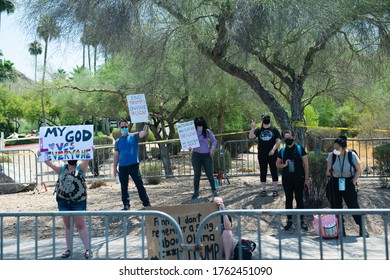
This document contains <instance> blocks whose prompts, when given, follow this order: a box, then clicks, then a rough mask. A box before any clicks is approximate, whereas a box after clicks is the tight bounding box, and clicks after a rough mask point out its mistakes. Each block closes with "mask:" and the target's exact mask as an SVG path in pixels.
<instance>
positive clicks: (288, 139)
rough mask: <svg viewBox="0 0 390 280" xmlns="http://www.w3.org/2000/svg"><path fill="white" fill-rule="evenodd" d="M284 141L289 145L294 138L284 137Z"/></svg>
mask: <svg viewBox="0 0 390 280" xmlns="http://www.w3.org/2000/svg"><path fill="white" fill-rule="evenodd" d="M284 143H286V145H287V146H290V145H291V144H292V143H294V139H292V138H286V139H284Z"/></svg>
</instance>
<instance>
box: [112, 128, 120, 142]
mask: <svg viewBox="0 0 390 280" xmlns="http://www.w3.org/2000/svg"><path fill="white" fill-rule="evenodd" d="M121 135H122V133H121V130H120V128H114V130H113V131H112V137H114V139H115V140H117V139H119V137H121Z"/></svg>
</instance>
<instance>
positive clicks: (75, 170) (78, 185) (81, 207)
mask: <svg viewBox="0 0 390 280" xmlns="http://www.w3.org/2000/svg"><path fill="white" fill-rule="evenodd" d="M88 163H89V160H82V161H81V163H80V164H77V160H68V161H67V163H66V164H63V165H57V164H54V163H53V162H51V161H45V164H46V165H47V166H48V167H50V168H51V169H52V170H53V171H54V172H55V173H57V174H58V181H57V185H56V189H55V193H56V201H57V205H58V211H86V210H87V185H86V182H85V175H84V174H85V173H86V172H87V170H88ZM62 220H63V222H64V226H65V240H66V248H67V249H66V251H65V252H64V253H63V254H62V255H61V257H62V258H63V259H66V258H69V257H71V256H72V251H71V243H70V216H62ZM73 224H74V226H75V227H76V229H77V231H78V233H79V236H80V239H81V241H82V242H83V245H84V249H85V253H84V257H85V259H91V258H92V256H93V254H92V251H91V249H90V248H89V236H88V230H87V226H86V223H85V218H84V216H74V217H73Z"/></svg>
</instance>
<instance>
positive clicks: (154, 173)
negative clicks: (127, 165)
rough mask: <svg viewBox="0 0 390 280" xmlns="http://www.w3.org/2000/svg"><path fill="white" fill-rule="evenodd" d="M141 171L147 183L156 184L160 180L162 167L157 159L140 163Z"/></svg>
mask: <svg viewBox="0 0 390 280" xmlns="http://www.w3.org/2000/svg"><path fill="white" fill-rule="evenodd" d="M141 172H142V175H143V176H145V177H146V181H147V182H148V183H149V184H153V185H158V184H160V183H161V181H162V177H161V176H162V167H161V163H160V162H159V161H155V162H148V163H146V164H142V165H141Z"/></svg>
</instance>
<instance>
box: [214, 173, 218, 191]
mask: <svg viewBox="0 0 390 280" xmlns="http://www.w3.org/2000/svg"><path fill="white" fill-rule="evenodd" d="M214 185H215V188H216V189H218V187H219V184H218V178H217V176H214Z"/></svg>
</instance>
